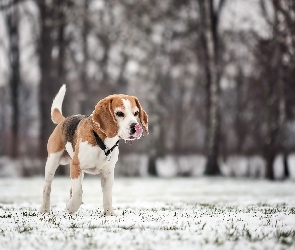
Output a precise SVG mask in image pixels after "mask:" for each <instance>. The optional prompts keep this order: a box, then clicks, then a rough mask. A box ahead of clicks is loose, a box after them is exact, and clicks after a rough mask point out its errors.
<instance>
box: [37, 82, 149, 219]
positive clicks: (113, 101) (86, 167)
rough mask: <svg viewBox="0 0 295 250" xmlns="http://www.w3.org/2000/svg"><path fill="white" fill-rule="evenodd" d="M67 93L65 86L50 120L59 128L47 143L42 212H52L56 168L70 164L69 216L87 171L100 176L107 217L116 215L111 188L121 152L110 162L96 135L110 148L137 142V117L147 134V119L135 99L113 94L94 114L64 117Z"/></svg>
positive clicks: (78, 201)
mask: <svg viewBox="0 0 295 250" xmlns="http://www.w3.org/2000/svg"><path fill="white" fill-rule="evenodd" d="M65 92H66V87H65V85H63V86H62V87H61V89H60V90H59V92H58V94H57V96H56V97H55V99H54V100H53V103H52V107H51V119H52V121H53V122H54V123H55V124H57V126H56V127H55V129H54V131H53V133H52V134H51V135H50V137H49V140H48V144H47V150H48V158H47V162H46V166H45V185H44V189H43V203H42V206H41V208H40V212H41V213H46V212H50V191H51V183H52V180H53V177H54V174H55V171H56V169H57V167H58V166H59V164H68V163H70V176H71V182H72V183H71V186H72V187H71V192H70V193H71V195H70V196H71V197H70V201H69V202H68V204H67V210H68V211H69V213H74V212H76V211H77V210H78V209H79V207H80V205H81V204H82V193H83V192H82V180H83V176H84V172H85V173H90V174H101V187H102V192H103V208H104V214H105V215H115V212H114V210H113V208H112V186H113V181H114V168H115V164H116V162H117V160H118V156H119V149H118V147H115V148H114V150H113V151H112V152H111V154H110V159H107V157H106V155H105V152H104V151H103V150H102V149H101V148H100V147H99V146H98V145H97V141H96V139H95V135H94V132H95V133H96V134H97V135H98V137H99V138H100V139H101V140H102V141H103V142H104V144H105V145H106V147H107V148H109V149H110V148H112V147H113V146H114V145H115V144H116V142H117V141H118V140H119V139H124V140H133V139H136V138H134V137H133V134H135V133H134V129H133V130H132V129H131V126H132V125H133V126H134V124H136V126H139V125H138V121H137V118H139V120H140V122H141V124H142V126H143V127H144V130H145V132H146V133H147V134H148V116H147V114H146V112H145V111H144V110H143V109H142V107H141V105H140V103H139V101H138V99H137V98H136V97H134V96H128V95H111V96H108V97H106V98H104V99H102V100H101V101H99V102H98V103H97V105H96V106H95V109H94V111H93V113H92V115H90V116H88V117H86V116H83V115H75V116H69V117H67V118H65V117H64V116H63V115H62V110H61V106H62V102H63V99H64V95H65ZM140 128H141V127H140ZM139 137H140V136H139ZM137 139H139V138H138V137H137Z"/></svg>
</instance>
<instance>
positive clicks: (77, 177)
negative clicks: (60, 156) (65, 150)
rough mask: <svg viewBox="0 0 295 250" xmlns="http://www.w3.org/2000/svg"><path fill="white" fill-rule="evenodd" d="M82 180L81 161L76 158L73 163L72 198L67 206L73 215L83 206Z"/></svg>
mask: <svg viewBox="0 0 295 250" xmlns="http://www.w3.org/2000/svg"><path fill="white" fill-rule="evenodd" d="M82 179H83V173H82V171H81V169H80V164H79V161H78V159H77V157H75V156H74V158H73V160H72V163H71V185H72V187H71V198H70V201H69V202H68V204H67V210H68V211H69V213H71V214H72V213H75V212H77V211H78V209H79V207H80V206H81V204H82V194H83V191H82Z"/></svg>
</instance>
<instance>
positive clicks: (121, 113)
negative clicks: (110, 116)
mask: <svg viewBox="0 0 295 250" xmlns="http://www.w3.org/2000/svg"><path fill="white" fill-rule="evenodd" d="M116 116H119V117H124V113H123V112H121V111H118V112H116Z"/></svg>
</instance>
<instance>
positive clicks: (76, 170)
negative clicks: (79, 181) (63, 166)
mask: <svg viewBox="0 0 295 250" xmlns="http://www.w3.org/2000/svg"><path fill="white" fill-rule="evenodd" d="M78 151H79V150H78V148H76V151H75V154H74V157H73V160H72V162H71V169H70V176H71V178H72V179H76V178H78V177H79V176H80V174H81V168H80V162H79V159H78Z"/></svg>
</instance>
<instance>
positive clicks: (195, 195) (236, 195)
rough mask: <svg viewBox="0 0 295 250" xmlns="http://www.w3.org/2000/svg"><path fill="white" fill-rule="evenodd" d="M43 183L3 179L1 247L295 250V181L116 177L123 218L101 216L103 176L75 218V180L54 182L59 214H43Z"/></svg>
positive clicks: (90, 186) (87, 188) (88, 188)
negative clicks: (71, 202) (70, 206)
mask: <svg viewBox="0 0 295 250" xmlns="http://www.w3.org/2000/svg"><path fill="white" fill-rule="evenodd" d="M42 185H43V179H42V178H30V179H0V249H55V250H56V249H128V250H131V249H295V182H291V181H287V182H268V181H264V180H243V179H222V178H177V179H174V178H173V179H153V178H143V179H139V178H137V179H134V178H131V179H128V178H117V179H116V180H115V186H114V192H113V198H114V208H115V210H116V212H117V213H118V216H117V217H104V216H102V214H101V213H102V193H101V191H100V182H99V178H85V179H84V182H83V190H84V195H83V201H84V205H82V206H81V208H80V210H79V211H78V212H77V213H76V214H74V215H69V214H68V213H67V212H66V211H65V204H66V202H67V200H68V198H69V189H70V180H69V179H68V178H55V179H54V182H53V187H52V196H51V203H52V212H51V214H49V215H42V214H39V213H38V212H37V209H38V208H39V205H40V203H41V194H42Z"/></svg>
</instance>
